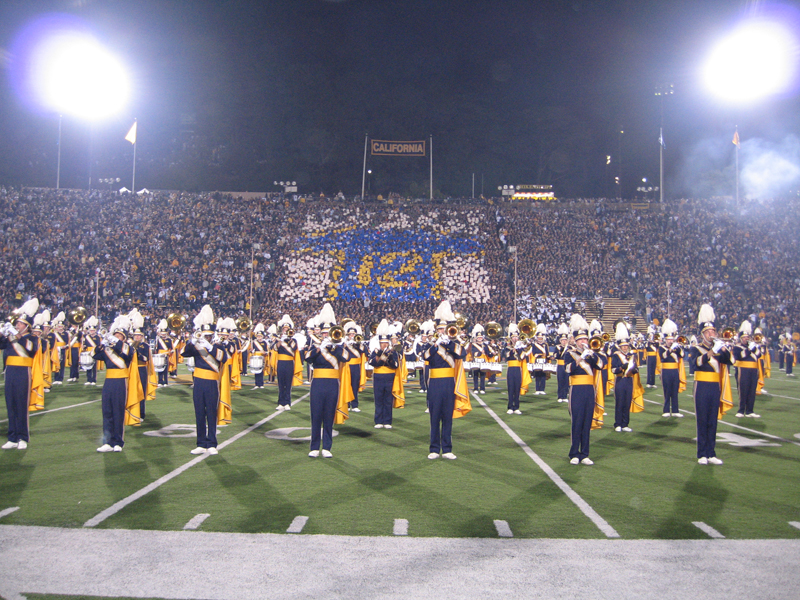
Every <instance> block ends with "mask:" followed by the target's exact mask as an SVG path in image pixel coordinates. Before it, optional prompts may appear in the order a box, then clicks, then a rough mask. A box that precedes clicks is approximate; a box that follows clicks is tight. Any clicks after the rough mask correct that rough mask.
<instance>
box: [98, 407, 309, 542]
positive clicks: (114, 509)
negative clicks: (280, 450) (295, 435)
mask: <svg viewBox="0 0 800 600" xmlns="http://www.w3.org/2000/svg"><path fill="white" fill-rule="evenodd" d="M310 395H311V394H310V393H308V394H306V395H305V396H301V397H300V398H298V399H297V400H295V401H294V402H292V404H297V403H298V402H301V401H303V400H305V399H306V398H308V397H309V396H310ZM281 414H283V411H280V412H274V413H272V414H271V415H269V416H268V417H264V418H263V419H261V420H260V421H259V422H258V423H256V424H254V425H251V426H250V427H248V428H247V429H245V430H243V431H240V432H239V433H237V434H236V435H234V436H233V437H232V438H230V439H229V440H226V441H224V442H222V443H221V444H220V445H219V446H217V448H218V449H220V450H222V449H223V448H225V447H226V446H229V445H231V444H232V443H233V442H235V441H236V440H238V439H239V438H241V437H242V436H245V435H247V434H248V433H250V432H251V431H253V430H254V429H258V428H259V427H261V426H262V425H263V424H264V423H267V422H268V421H271V420H272V419H274V418H275V417H277V416H278V415H281ZM209 456H211V455H210V454H201V455H200V456H198V457H197V458H193V459H192V460H190V461H189V462H187V463H184V464H183V465H181V466H180V467H178V468H177V469H174V470H172V471H170V472H169V473H167V474H166V475H164V476H163V477H160V478H159V479H156V480H155V481H154V482H152V483H150V484H148V485H146V486H145V487H143V488H142V489H140V490H139V491H137V492H134V493H133V494H131V495H130V496H127V497H126V498H123V499H122V500H120V501H119V502H115V503H114V504H112V505H111V506H109V507H108V508H107V509H105V510H104V511H102V512H101V513H99V514H97V515H95V516H94V517H92V518H91V519H89V520H88V521H86V523H84V524H83V526H84V527H95V526H97V525H99V524H100V523H102V522H103V521H105V520H106V519H107V518H108V517H111V516H113V515H115V514H117V513H118V512H119V511H121V510H122V509H123V508H125V507H126V506H128V504H130V503H131V502H135V501H136V500H138V499H139V498H141V497H142V496H144V495H146V494H149V493H150V492H152V491H153V490H155V489H158V488H159V487H161V486H162V485H163V484H165V483H167V482H168V481H170V480H171V479H174V478H175V477H177V476H178V475H180V474H181V473H183V472H184V471H186V470H187V469H188V468H189V467H193V466H194V465H196V464H197V463H199V462H202V461H203V460H205V459H206V458H208V457H209Z"/></svg>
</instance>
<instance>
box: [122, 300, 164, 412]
mask: <svg viewBox="0 0 800 600" xmlns="http://www.w3.org/2000/svg"><path fill="white" fill-rule="evenodd" d="M128 319H129V320H130V322H131V335H132V336H133V348H134V350H135V351H136V360H135V362H136V371H135V372H134V370H133V367H131V377H134V378H136V381H137V382H138V384H139V387H140V388H141V390H142V398H143V399H142V401H141V402H140V403H139V416H140V417H141V419H142V420H144V418H145V413H146V412H147V411H146V408H145V403H146V402H148V401H149V400H155V398H156V387H157V386H158V383H157V381H158V379H157V377H156V372H155V370H154V369H153V355H152V351H151V349H150V344H148V343H147V340H145V332H144V317H143V316H142V314H141V313H140V312H139V309H137V308H134V309H133V310H132V311H131V312H129V313H128Z"/></svg>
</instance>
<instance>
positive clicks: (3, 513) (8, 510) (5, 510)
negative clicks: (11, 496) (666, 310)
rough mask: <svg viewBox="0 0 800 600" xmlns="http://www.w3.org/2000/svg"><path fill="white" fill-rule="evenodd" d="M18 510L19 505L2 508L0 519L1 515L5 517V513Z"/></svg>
mask: <svg viewBox="0 0 800 600" xmlns="http://www.w3.org/2000/svg"><path fill="white" fill-rule="evenodd" d="M18 510H19V506H12V507H11V508H6V509H4V510H0V519H2V518H3V517H5V516H7V515H10V514H11V513H13V512H15V511H18Z"/></svg>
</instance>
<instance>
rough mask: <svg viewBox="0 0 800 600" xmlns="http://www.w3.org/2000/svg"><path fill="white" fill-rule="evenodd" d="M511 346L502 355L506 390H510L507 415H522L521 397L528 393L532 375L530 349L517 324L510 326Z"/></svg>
mask: <svg viewBox="0 0 800 600" xmlns="http://www.w3.org/2000/svg"><path fill="white" fill-rule="evenodd" d="M508 337H509V344H508V346H506V347H505V348H504V349H503V351H502V353H501V360H502V361H504V362H505V363H507V365H506V389H507V390H508V409H507V410H506V413H508V414H509V415H510V414H515V415H521V414H522V411H521V410H520V409H519V399H520V396H524V395H525V394H527V393H528V386H529V385H530V384H531V375H530V373H529V372H528V363H527V359H528V356H529V355H530V347H529V346H528V345H527V344H526V343H525V342H523V341H522V340H520V339H519V327H517V325H516V324H515V323H511V324H510V325H509V326H508Z"/></svg>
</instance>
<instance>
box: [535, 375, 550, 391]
mask: <svg viewBox="0 0 800 600" xmlns="http://www.w3.org/2000/svg"><path fill="white" fill-rule="evenodd" d="M533 381H534V383H535V384H536V391H537V392H543V391H544V386H545V384H546V383H547V373H545V372H544V371H534V372H533Z"/></svg>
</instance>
